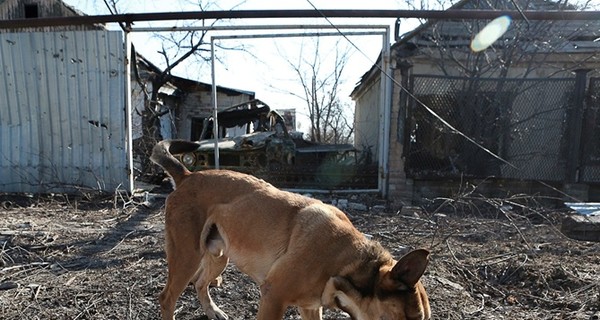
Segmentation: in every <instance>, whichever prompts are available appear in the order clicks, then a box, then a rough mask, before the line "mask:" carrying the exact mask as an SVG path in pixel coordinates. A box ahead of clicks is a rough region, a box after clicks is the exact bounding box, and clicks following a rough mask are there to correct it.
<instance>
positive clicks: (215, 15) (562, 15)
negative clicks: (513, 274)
mask: <svg viewBox="0 0 600 320" xmlns="http://www.w3.org/2000/svg"><path fill="white" fill-rule="evenodd" d="M504 15H506V16H509V17H511V18H512V19H514V20H523V19H524V18H527V19H528V20H600V11H574V10H568V11H559V10H548V11H521V12H519V11H506V10H462V9H450V10H335V9H324V10H313V9H307V10H225V11H188V12H157V13H127V14H111V15H97V16H73V17H52V18H36V19H14V20H0V29H14V28H27V27H45V26H64V25H84V24H85V25H94V24H104V23H115V22H125V23H133V22H138V21H168V20H207V19H210V20H215V19H261V18H323V17H327V18H361V19H364V18H419V19H495V18H497V17H499V16H504Z"/></svg>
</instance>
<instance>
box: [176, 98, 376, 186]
mask: <svg viewBox="0 0 600 320" xmlns="http://www.w3.org/2000/svg"><path fill="white" fill-rule="evenodd" d="M217 123H218V127H219V136H220V137H223V138H218V139H215V138H214V134H213V124H214V120H213V119H212V117H209V118H207V119H205V120H204V123H203V126H202V132H201V134H200V138H199V140H198V141H197V144H198V148H197V149H196V150H195V151H194V152H191V153H184V154H180V155H177V156H178V157H179V160H180V161H181V162H182V163H183V164H184V165H185V166H186V167H187V168H188V169H189V170H191V171H197V170H206V169H211V168H215V143H216V144H217V146H218V150H219V168H222V169H230V170H235V171H240V172H245V173H249V174H252V175H255V176H257V177H259V178H262V179H265V180H267V181H269V182H271V183H273V184H274V185H276V186H279V187H287V188H326V189H337V188H372V187H373V188H374V187H376V186H377V164H371V163H369V162H370V161H369V159H370V155H369V154H368V153H360V152H358V150H356V149H355V148H354V147H353V146H352V145H350V144H335V145H332V144H317V143H314V142H311V141H307V140H305V139H303V137H302V134H301V133H297V132H289V130H288V127H287V126H286V122H285V119H284V118H283V117H282V116H281V115H280V114H279V113H278V112H276V111H275V110H271V108H270V107H269V106H268V105H267V104H265V103H264V102H262V101H260V100H258V99H255V100H251V101H248V102H245V103H242V104H238V105H235V106H232V107H229V108H227V109H226V110H223V111H221V112H219V113H218V114H217Z"/></svg>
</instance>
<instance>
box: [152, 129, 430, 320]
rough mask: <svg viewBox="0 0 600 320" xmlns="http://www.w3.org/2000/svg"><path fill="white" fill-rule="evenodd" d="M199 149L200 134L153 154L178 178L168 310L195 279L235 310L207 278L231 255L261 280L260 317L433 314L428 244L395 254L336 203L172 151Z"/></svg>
mask: <svg viewBox="0 0 600 320" xmlns="http://www.w3.org/2000/svg"><path fill="white" fill-rule="evenodd" d="M195 148H197V145H196V144H194V143H192V142H185V141H178V140H173V141H162V142H160V143H158V144H157V145H156V146H155V147H154V150H153V153H152V157H151V159H152V161H154V162H155V163H157V164H158V165H160V166H161V167H163V168H164V169H165V170H166V171H167V172H168V174H169V175H170V176H171V177H172V178H173V180H174V182H175V186H176V189H175V191H174V192H173V193H171V194H170V195H169V197H168V198H167V203H166V218H165V232H166V235H165V238H166V254H167V263H168V269H169V273H168V278H167V284H166V286H165V288H164V289H163V291H162V292H161V294H160V297H159V300H160V306H161V312H162V318H163V319H173V313H174V310H175V303H176V302H177V299H178V298H179V296H180V295H181V293H182V292H183V290H184V289H185V287H186V286H187V284H188V283H189V282H190V281H194V283H195V286H196V291H197V294H198V299H199V300H200V303H201V305H202V308H203V310H204V312H206V315H207V316H208V317H209V318H211V319H227V318H228V317H227V315H226V314H225V313H223V311H221V310H220V309H219V308H218V307H217V306H216V305H215V303H214V302H213V301H212V299H211V297H210V295H209V292H208V287H209V284H210V283H211V281H213V280H214V279H215V278H216V277H218V276H219V275H220V274H221V272H223V270H224V269H225V266H226V265H227V263H228V261H229V259H231V261H232V262H234V263H235V264H236V265H237V267H238V268H239V269H240V270H241V271H242V272H244V273H246V274H248V275H249V276H250V277H252V279H253V280H254V281H256V283H257V284H258V285H260V292H261V298H260V307H259V310H258V317H257V318H258V319H260V320H274V319H282V318H283V316H284V313H285V310H286V309H287V307H288V306H298V307H299V309H300V314H301V316H302V319H305V320H306V319H311V320H312V319H321V314H322V306H325V307H331V308H339V309H342V310H343V311H345V312H347V313H348V314H350V316H351V317H352V319H356V320H374V319H389V320H392V319H394V320H402V319H429V316H430V309H429V300H428V298H427V293H426V292H425V289H424V288H423V285H422V284H421V283H420V281H419V279H420V278H421V276H422V274H423V272H424V271H425V268H426V267H427V263H428V255H429V252H428V251H426V250H423V249H421V250H415V251H412V252H410V253H408V254H407V255H405V256H404V257H402V258H401V259H400V260H399V261H397V262H396V261H395V260H394V259H393V258H392V256H391V255H390V254H389V253H388V252H387V251H385V250H384V249H383V248H382V247H381V245H379V243H377V242H374V241H371V240H368V239H366V238H365V237H364V235H363V234H362V233H361V232H359V231H358V230H357V229H356V228H355V227H354V226H353V225H352V223H351V222H350V220H348V218H347V217H346V215H345V214H344V213H343V212H341V211H340V210H338V209H337V208H335V207H333V206H330V205H327V204H324V203H322V202H321V201H318V200H315V199H310V198H307V197H303V196H300V195H297V194H293V193H290V192H285V191H281V190H279V189H277V188H275V187H273V186H272V185H270V184H269V183H267V182H265V181H263V180H260V179H257V178H255V177H253V176H250V175H246V174H242V173H237V172H233V171H227V170H207V171H200V172H195V173H191V172H189V171H188V170H187V169H186V168H185V167H184V166H183V165H182V164H181V163H180V162H179V161H178V160H177V159H176V158H175V157H174V156H173V155H172V154H179V153H183V152H189V151H192V150H194V149H195Z"/></svg>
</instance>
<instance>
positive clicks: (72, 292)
mask: <svg viewBox="0 0 600 320" xmlns="http://www.w3.org/2000/svg"><path fill="white" fill-rule="evenodd" d="M523 199H526V197H524V198H523ZM523 199H516V198H510V199H478V198H476V197H472V196H470V195H469V197H462V198H459V199H442V200H439V201H436V202H434V203H435V204H436V205H435V206H432V208H431V209H428V210H414V211H416V212H411V211H410V210H405V211H403V212H402V213H403V214H401V213H396V212H386V213H379V214H376V213H366V212H356V211H355V212H349V214H350V216H351V217H352V219H353V221H354V223H355V224H356V225H357V227H358V228H359V229H360V230H361V231H363V232H365V233H368V234H371V235H373V237H374V238H375V239H376V240H379V241H381V242H382V244H383V245H384V246H385V247H387V248H389V249H390V251H392V253H394V254H396V255H400V254H402V253H403V252H404V251H405V250H406V249H408V248H412V247H425V248H429V249H430V250H431V251H432V256H431V263H430V266H429V268H428V270H427V273H426V275H425V278H424V282H425V286H426V288H427V289H428V292H429V295H430V297H431V304H432V309H433V312H434V318H435V319H516V318H520V319H586V320H587V319H593V317H594V316H598V313H599V312H600V311H599V310H600V283H599V279H600V277H599V276H598V274H600V244H598V243H590V242H582V241H575V240H571V239H568V238H566V237H564V236H563V235H562V234H561V233H560V232H559V231H558V228H557V225H558V224H559V222H560V218H561V216H562V215H564V214H565V213H564V212H557V211H548V210H545V209H543V208H542V207H540V206H539V204H538V203H536V202H535V201H531V199H529V200H528V201H529V203H527V201H525V202H524V201H517V200H523ZM163 203H164V200H163V198H162V197H159V198H156V199H154V200H153V201H152V202H151V203H150V204H149V203H144V204H143V203H139V202H136V201H130V199H122V198H119V197H116V198H115V197H109V198H94V197H87V198H86V197H83V198H78V199H69V198H66V197H63V196H55V197H44V198H38V197H11V196H0V318H1V319H157V318H158V317H159V313H158V304H157V300H156V297H157V295H158V293H159V292H160V290H161V289H162V286H163V285H164V282H165V275H166V266H165V260H164V253H163V249H162V246H163V215H162V206H163ZM522 203H526V205H523V204H522ZM224 281H225V282H224V285H223V287H220V288H214V289H213V296H214V298H215V300H216V302H217V303H218V304H219V305H221V306H222V308H223V309H224V310H225V311H226V312H227V313H228V314H229V315H230V317H231V318H232V319H252V318H254V315H255V314H256V310H257V307H258V305H257V301H258V290H257V288H256V286H255V285H254V284H252V282H251V281H250V280H249V279H248V278H247V277H246V276H244V275H241V274H240V273H239V272H238V271H237V270H236V269H235V268H234V267H228V269H227V271H226V274H225V275H224ZM198 308H199V304H198V303H197V302H196V298H195V295H194V294H193V289H192V288H189V289H188V290H187V291H186V292H185V293H184V295H183V296H182V298H181V299H180V302H179V304H178V314H177V315H178V317H179V318H180V319H191V318H199V317H201V315H202V311H201V310H200V309H198ZM326 316H327V317H328V318H330V319H331V318H336V317H343V316H342V315H340V314H339V313H335V312H327V313H326ZM286 319H299V317H298V315H297V313H296V312H295V310H290V311H289V312H288V315H287V316H286Z"/></svg>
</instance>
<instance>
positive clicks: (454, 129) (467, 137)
mask: <svg viewBox="0 0 600 320" xmlns="http://www.w3.org/2000/svg"><path fill="white" fill-rule="evenodd" d="M306 2H308V3H309V4H310V5H311V6H312V7H313V9H314V10H315V11H317V12H318V13H319V14H321V16H322V17H323V18H324V19H325V21H327V23H329V24H330V25H331V26H332V27H333V28H334V29H336V31H337V32H338V33H339V34H340V36H342V37H343V38H344V39H346V41H348V43H350V45H351V46H353V47H354V48H355V49H356V50H357V51H358V52H359V53H360V54H361V55H362V56H364V57H365V58H366V59H367V60H369V61H370V62H371V63H372V64H373V65H374V66H375V67H376V68H377V69H378V70H379V71H381V73H383V74H384V75H385V77H387V78H388V79H389V80H390V81H392V82H393V83H394V84H395V85H396V86H398V87H399V88H400V89H401V90H402V91H404V92H405V93H406V94H407V95H408V96H409V97H410V98H412V99H413V100H414V101H415V102H417V104H419V105H420V106H421V107H423V108H424V109H425V110H426V111H427V112H429V113H430V114H431V115H433V117H435V118H436V119H438V120H439V121H440V122H441V123H442V124H443V125H444V126H446V127H448V128H449V129H450V130H452V132H453V133H455V134H458V135H460V136H461V137H463V138H465V139H466V140H467V141H469V142H470V143H472V144H474V145H475V146H477V147H478V148H480V149H481V150H483V151H485V152H486V153H487V154H489V155H491V156H492V157H494V158H496V159H497V160H500V161H501V162H502V163H504V164H506V165H508V166H510V167H511V168H514V169H519V168H518V167H517V166H515V165H514V164H512V163H510V162H509V161H507V160H505V159H504V158H502V157H500V156H498V155H497V154H495V153H494V152H492V151H491V150H489V149H488V148H486V147H484V146H483V145H481V144H480V143H478V142H477V141H475V140H474V139H473V138H471V137H469V136H467V135H466V134H464V133H463V132H461V131H460V130H458V129H457V128H455V127H454V126H453V125H452V124H450V123H449V122H448V121H446V120H445V119H444V118H443V117H441V116H440V115H438V114H437V113H436V112H435V111H434V110H433V109H431V108H430V107H429V106H427V105H426V104H425V103H423V102H422V101H421V100H419V99H418V98H417V97H416V96H415V95H414V94H413V93H412V92H410V90H408V89H407V88H405V87H404V86H403V85H402V84H401V83H400V82H398V81H397V80H396V79H394V77H393V76H392V75H390V74H389V73H388V72H387V71H386V70H383V68H382V67H381V66H379V65H377V62H376V61H373V60H372V59H371V58H370V57H369V56H367V54H366V53H365V52H364V51H363V50H361V49H360V48H359V47H358V46H357V45H356V44H355V43H354V42H353V41H352V40H351V39H350V38H349V37H348V36H346V34H345V33H344V32H343V31H342V30H340V29H338V28H337V27H336V25H335V24H334V23H333V21H331V19H329V17H327V16H326V15H324V14H323V13H322V12H321V10H319V9H318V8H317V7H316V6H315V5H314V4H313V3H312V1H311V0H306ZM386 41H388V40H387V39H386ZM382 59H383V53H382Z"/></svg>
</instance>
